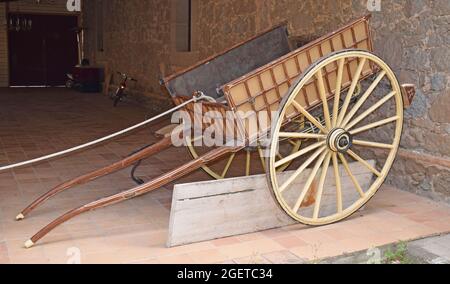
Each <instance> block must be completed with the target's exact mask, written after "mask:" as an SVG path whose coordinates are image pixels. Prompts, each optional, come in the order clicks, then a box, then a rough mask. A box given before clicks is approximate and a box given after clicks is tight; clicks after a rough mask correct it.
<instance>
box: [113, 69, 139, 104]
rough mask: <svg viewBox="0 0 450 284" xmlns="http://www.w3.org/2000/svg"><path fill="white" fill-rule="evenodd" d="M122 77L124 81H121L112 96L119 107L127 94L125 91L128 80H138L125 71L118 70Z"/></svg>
mask: <svg viewBox="0 0 450 284" xmlns="http://www.w3.org/2000/svg"><path fill="white" fill-rule="evenodd" d="M117 74H119V75H120V76H121V77H122V82H120V84H119V86H118V87H117V90H116V92H115V93H114V94H113V95H112V96H111V98H112V99H113V100H114V103H113V106H114V107H117V105H118V104H119V102H121V101H123V99H124V98H125V97H126V96H127V94H126V93H125V90H126V89H127V82H128V81H132V82H137V80H136V79H134V78H132V77H129V76H128V75H127V74H125V73H121V72H117Z"/></svg>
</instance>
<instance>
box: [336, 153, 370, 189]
mask: <svg viewBox="0 0 450 284" xmlns="http://www.w3.org/2000/svg"><path fill="white" fill-rule="evenodd" d="M339 158H340V159H341V162H342V164H343V165H344V168H345V171H346V172H347V174H348V176H349V177H350V179H351V180H352V182H353V185H354V186H355V187H356V190H357V191H358V193H359V195H361V197H364V196H365V195H366V194H365V193H364V191H363V190H362V188H361V186H360V185H359V182H358V180H357V179H356V177H355V176H354V175H353V173H352V171H351V170H350V167H349V165H348V163H347V160H346V159H345V157H344V155H342V154H340V153H339Z"/></svg>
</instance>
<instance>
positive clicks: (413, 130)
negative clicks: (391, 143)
mask: <svg viewBox="0 0 450 284" xmlns="http://www.w3.org/2000/svg"><path fill="white" fill-rule="evenodd" d="M96 1H98V0H93V1H88V3H89V4H87V5H88V7H87V8H88V9H91V8H90V6H91V5H94V4H93V3H95V2H96ZM104 2H106V3H105V4H104V11H105V12H106V13H107V15H108V17H107V20H105V27H104V29H105V42H104V45H105V51H104V52H102V53H101V54H99V53H98V52H94V51H93V50H92V46H91V45H92V39H91V40H90V43H91V44H89V42H88V44H87V47H88V49H89V50H90V54H91V56H92V57H96V58H98V60H99V61H102V62H107V63H108V64H109V65H111V66H113V68H116V69H119V70H124V72H130V73H132V74H133V75H134V74H136V75H135V76H138V78H139V79H140V80H141V84H140V86H139V87H138V88H139V89H140V90H141V91H142V92H144V93H156V94H154V95H152V101H153V102H156V101H164V98H165V97H164V96H163V95H162V94H160V95H158V93H157V92H158V81H157V80H158V78H159V76H160V70H161V66H164V68H163V69H164V70H166V72H168V73H170V72H171V71H174V70H175V69H176V68H178V67H182V66H186V65H189V64H190V63H191V62H193V61H195V60H196V59H201V58H204V57H207V56H209V55H212V54H214V53H216V52H219V51H221V50H223V49H224V48H227V47H228V46H230V45H232V44H234V43H237V42H239V41H241V40H244V39H246V38H247V37H249V36H252V35H254V34H255V33H257V32H259V31H261V30H263V29H266V28H269V27H270V26H272V25H275V24H277V23H279V22H282V21H285V20H287V21H288V22H289V30H290V34H291V35H292V36H294V37H296V38H300V39H313V38H316V37H318V36H320V35H322V34H324V33H326V32H329V31H332V30H334V29H336V28H338V27H339V26H341V25H343V24H345V23H347V22H349V21H350V20H351V19H354V18H357V17H360V16H363V15H365V14H367V13H369V11H368V9H367V0H337V1H329V0H304V1H298V0H276V1H275V0H227V1H223V0H193V3H194V4H193V5H194V10H193V32H194V33H195V34H194V39H195V42H194V45H193V48H194V49H193V52H191V53H188V54H183V55H182V56H181V55H180V54H178V53H174V52H173V50H172V49H173V48H172V45H173V31H171V18H172V17H173V14H172V13H173V6H171V1H170V0H155V1H142V0H130V1H121V0H108V1H104ZM85 11H86V10H85ZM86 12H87V14H86V20H87V23H88V25H89V22H90V21H93V17H92V15H91V16H90V15H89V13H91V12H90V11H86ZM372 14H373V19H372V23H371V26H372V29H373V37H374V41H375V51H376V53H377V54H379V55H381V56H382V57H383V58H384V59H385V61H386V62H388V63H389V64H390V65H391V66H392V67H393V68H394V69H395V71H396V72H397V74H398V75H399V78H400V81H401V82H411V83H414V84H416V86H417V87H418V94H417V97H416V100H415V102H414V105H413V107H412V108H411V109H409V110H408V111H407V112H406V122H405V128H404V129H405V130H404V135H403V138H402V144H401V145H402V151H401V152H400V154H399V158H398V161H397V162H396V164H395V166H394V169H393V171H392V173H391V175H390V178H389V179H388V182H389V183H391V184H393V185H396V186H398V187H400V188H403V189H405V190H410V191H413V192H417V193H420V194H424V195H427V196H429V197H432V198H435V199H440V200H446V201H447V202H450V136H449V135H450V94H449V85H450V72H449V70H450V49H449V44H450V31H449V30H450V1H448V0H391V1H382V6H381V10H380V11H375V12H373V13H372ZM92 31H93V30H92V29H91V33H92ZM91 38H92V35H91ZM175 65H176V66H175ZM156 98H161V100H159V99H158V100H156ZM154 105H155V104H154Z"/></svg>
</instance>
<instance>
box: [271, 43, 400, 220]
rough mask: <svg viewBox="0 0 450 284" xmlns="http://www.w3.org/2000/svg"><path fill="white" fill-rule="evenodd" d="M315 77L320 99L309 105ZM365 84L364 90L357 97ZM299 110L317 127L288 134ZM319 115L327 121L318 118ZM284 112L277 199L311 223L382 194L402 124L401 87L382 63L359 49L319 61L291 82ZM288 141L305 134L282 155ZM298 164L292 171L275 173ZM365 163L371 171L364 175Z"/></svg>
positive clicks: (277, 134)
mask: <svg viewBox="0 0 450 284" xmlns="http://www.w3.org/2000/svg"><path fill="white" fill-rule="evenodd" d="M352 66H353V67H352ZM364 70H365V72H366V73H367V70H369V71H370V70H371V71H372V72H368V73H369V74H368V75H367V74H365V73H364V72H363V71H364ZM330 74H332V75H330ZM346 80H347V82H346V84H344V83H343V82H345V81H346ZM311 82H313V83H314V84H316V86H317V88H316V89H317V93H318V96H319V98H318V104H317V105H316V106H315V107H305V106H303V105H302V104H301V103H299V102H301V99H300V96H302V95H304V93H305V91H306V92H307V89H306V88H307V86H310V85H311ZM359 83H361V86H362V90H361V93H360V94H359V95H357V96H355V95H354V94H355V89H356V88H357V85H358V84H359ZM293 113H294V114H295V115H301V116H304V117H305V118H306V120H307V121H309V122H310V123H311V124H313V125H315V126H316V129H317V131H316V132H315V133H305V132H301V131H300V132H284V131H283V125H285V123H286V121H287V120H289V119H290V116H292V115H293ZM317 113H322V114H323V117H324V122H320V121H318V120H317V119H316V118H315V117H316V114H317ZM279 114H280V116H279V119H278V120H277V121H276V122H275V123H274V125H273V128H272V137H271V139H272V140H271V146H270V157H269V159H268V166H267V169H268V170H267V175H268V180H269V185H270V187H271V190H272V193H273V194H274V196H275V198H276V201H277V202H278V203H279V205H280V206H281V208H282V209H283V210H284V211H285V212H286V213H287V214H288V215H289V216H291V217H292V218H294V219H295V220H297V221H299V222H301V223H304V224H308V225H326V224H330V223H333V222H337V221H340V220H342V219H344V218H346V217H348V216H350V215H351V214H353V213H354V212H356V211H357V210H359V209H360V208H361V207H362V206H363V205H364V204H365V203H366V202H367V201H369V200H370V198H371V197H372V196H373V195H374V194H375V193H376V192H377V190H378V189H379V188H380V186H381V185H382V183H383V182H384V180H385V179H386V176H387V175H388V172H389V170H390V169H391V167H392V164H393V162H394V159H395V156H396V154H397V150H398V147H399V143H400V138H401V133H402V126H403V100H402V95H401V89H400V86H399V83H398V81H397V79H396V77H395V74H394V72H393V71H392V69H391V68H390V67H389V66H388V65H387V64H386V63H384V62H383V60H381V59H380V58H379V57H377V56H375V55H373V54H372V53H369V52H366V51H359V50H344V51H340V52H337V53H333V54H330V55H329V56H327V57H325V58H322V59H320V60H319V61H318V62H316V63H315V64H314V65H312V66H310V67H309V68H308V70H306V71H305V72H304V73H303V75H302V76H301V77H300V78H299V80H298V81H297V83H296V84H294V85H293V86H292V88H291V89H290V92H289V94H288V95H287V96H286V97H285V98H284V100H283V102H282V104H281V106H280V109H279ZM285 138H298V139H301V140H302V144H301V147H300V148H299V150H298V151H297V152H295V153H293V154H292V155H289V156H287V157H284V158H283V159H279V158H278V157H277V156H276V153H277V151H278V148H279V146H280V141H282V140H283V139H285ZM294 161H295V163H294V164H293V165H295V167H294V169H293V171H289V172H285V173H280V172H278V171H277V169H278V168H279V167H280V166H283V165H284V164H285V163H287V162H290V163H292V162H294ZM351 162H353V163H351ZM361 168H362V169H364V172H366V174H365V175H362V174H361V172H362V171H361V170H359V172H358V169H361ZM367 172H368V173H369V174H368V175H367Z"/></svg>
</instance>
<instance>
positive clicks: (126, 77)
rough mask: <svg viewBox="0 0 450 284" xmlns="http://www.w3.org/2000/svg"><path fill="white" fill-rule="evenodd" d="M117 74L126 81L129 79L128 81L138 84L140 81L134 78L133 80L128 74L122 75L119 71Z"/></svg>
mask: <svg viewBox="0 0 450 284" xmlns="http://www.w3.org/2000/svg"><path fill="white" fill-rule="evenodd" d="M117 74H119V75H120V76H122V77H123V78H124V79H127V80H130V81H133V82H137V81H138V80H136V79H134V78H132V77H129V76H128V75H127V74H125V73H122V72H119V71H117Z"/></svg>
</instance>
